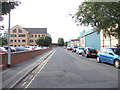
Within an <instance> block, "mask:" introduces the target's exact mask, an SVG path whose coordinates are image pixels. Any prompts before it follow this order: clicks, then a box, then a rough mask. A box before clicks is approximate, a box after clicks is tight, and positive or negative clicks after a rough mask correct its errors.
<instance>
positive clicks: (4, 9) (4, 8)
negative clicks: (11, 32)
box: [0, 0, 20, 21]
mask: <svg viewBox="0 0 120 90" xmlns="http://www.w3.org/2000/svg"><path fill="white" fill-rule="evenodd" d="M3 1H4V0H3ZM19 4H20V1H18V0H17V1H15V0H14V1H12V2H9V1H5V2H2V1H0V8H1V10H0V21H2V20H3V15H5V14H8V13H9V12H10V11H11V10H12V9H15V8H16V6H19Z"/></svg>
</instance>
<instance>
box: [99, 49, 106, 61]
mask: <svg viewBox="0 0 120 90" xmlns="http://www.w3.org/2000/svg"><path fill="white" fill-rule="evenodd" d="M106 50H107V49H106V48H102V49H101V50H100V52H99V58H100V60H101V61H103V62H105V61H106Z"/></svg>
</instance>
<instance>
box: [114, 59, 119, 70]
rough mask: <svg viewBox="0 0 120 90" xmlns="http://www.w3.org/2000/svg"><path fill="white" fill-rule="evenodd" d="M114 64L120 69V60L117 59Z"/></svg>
mask: <svg viewBox="0 0 120 90" xmlns="http://www.w3.org/2000/svg"><path fill="white" fill-rule="evenodd" d="M114 65H115V67H116V68H117V69H120V62H119V61H118V60H115V63H114Z"/></svg>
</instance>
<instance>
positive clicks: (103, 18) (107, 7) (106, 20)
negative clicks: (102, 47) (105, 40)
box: [73, 2, 120, 45]
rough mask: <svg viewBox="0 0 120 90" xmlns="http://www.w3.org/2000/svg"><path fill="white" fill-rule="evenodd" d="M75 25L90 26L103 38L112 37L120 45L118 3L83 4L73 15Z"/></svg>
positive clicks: (119, 10)
mask: <svg viewBox="0 0 120 90" xmlns="http://www.w3.org/2000/svg"><path fill="white" fill-rule="evenodd" d="M73 18H74V19H75V21H76V23H78V24H80V25H85V26H89V25H90V26H92V27H94V28H95V29H96V31H97V32H100V31H102V32H103V35H104V37H106V36H109V37H111V36H114V37H115V38H116V39H117V40H118V44H119V45H120V3H119V2H84V3H82V4H81V5H80V6H79V9H78V11H77V12H76V14H75V15H73Z"/></svg>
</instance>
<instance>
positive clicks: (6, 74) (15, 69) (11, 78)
mask: <svg viewBox="0 0 120 90" xmlns="http://www.w3.org/2000/svg"><path fill="white" fill-rule="evenodd" d="M53 51H54V50H51V51H48V52H45V53H44V54H42V55H39V56H36V57H34V58H32V59H30V60H27V61H25V62H23V63H20V64H17V65H14V66H11V67H9V68H7V69H5V70H3V71H2V88H3V89H4V88H9V89H10V88H13V87H14V86H15V85H17V84H18V83H19V82H20V81H21V80H22V79H24V78H25V77H26V76H27V75H28V74H29V73H30V72H32V71H33V70H34V69H36V68H37V67H38V66H39V65H40V64H41V63H42V62H43V61H44V60H45V59H46V58H47V57H48V56H49V55H51V53H53ZM0 84H1V83H0Z"/></svg>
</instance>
